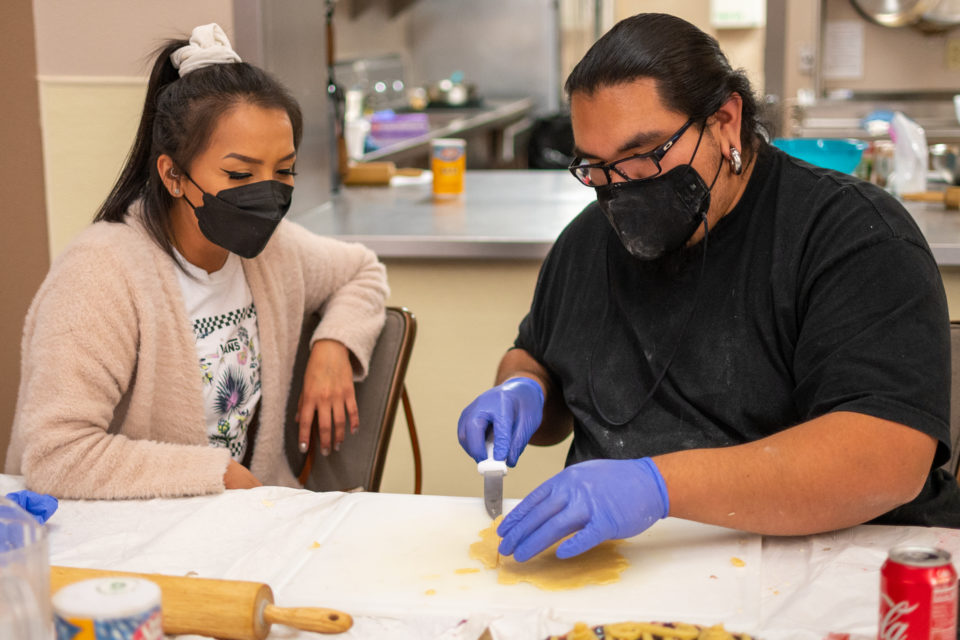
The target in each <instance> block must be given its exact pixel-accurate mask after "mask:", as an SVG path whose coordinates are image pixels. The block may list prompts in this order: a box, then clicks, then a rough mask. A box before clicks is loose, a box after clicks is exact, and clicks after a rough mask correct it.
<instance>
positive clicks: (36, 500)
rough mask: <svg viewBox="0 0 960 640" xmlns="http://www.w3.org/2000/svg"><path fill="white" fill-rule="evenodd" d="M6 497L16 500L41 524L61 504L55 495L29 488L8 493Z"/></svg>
mask: <svg viewBox="0 0 960 640" xmlns="http://www.w3.org/2000/svg"><path fill="white" fill-rule="evenodd" d="M6 498H7V499H8V500H12V501H13V502H16V503H17V504H18V505H19V506H20V508H21V509H23V510H24V511H26V512H27V513H29V514H30V515H32V516H33V517H34V518H36V519H37V522H39V523H40V524H43V523H44V522H46V521H47V520H48V519H49V518H50V516H52V515H53V512H54V511H56V510H57V507H58V506H59V505H60V503H59V502H58V501H57V499H56V498H54V497H53V496H49V495H47V494H45V493H35V492H33V491H27V490H23V491H14V492H13V493H8V494H7V495H6Z"/></svg>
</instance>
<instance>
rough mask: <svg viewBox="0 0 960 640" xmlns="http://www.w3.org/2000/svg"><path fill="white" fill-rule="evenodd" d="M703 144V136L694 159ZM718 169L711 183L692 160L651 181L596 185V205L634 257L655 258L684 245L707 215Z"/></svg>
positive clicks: (718, 172) (698, 143) (650, 179)
mask: <svg viewBox="0 0 960 640" xmlns="http://www.w3.org/2000/svg"><path fill="white" fill-rule="evenodd" d="M700 136H701V138H702V136H703V131H702V130H701V132H700ZM699 148H700V138H698V139H697V146H696V147H695V148H694V150H693V154H692V155H691V156H690V162H693V157H694V156H695V155H696V154H697V149H699ZM722 166H723V159H722V158H721V160H720V167H722ZM720 167H718V168H717V174H716V175H715V176H714V177H713V182H712V183H711V184H710V186H709V187H708V186H707V184H706V183H705V182H704V181H703V178H701V177H700V174H699V173H697V171H696V170H695V169H694V168H693V166H692V165H690V164H681V165H677V166H676V167H674V168H672V169H670V170H669V171H667V172H666V173H664V174H663V175H659V176H657V177H655V178H649V179H647V180H627V181H624V182H611V183H610V184H605V185H603V186H602V187H597V203H598V204H599V205H600V210H601V211H603V214H604V215H605V216H606V217H607V220H608V221H609V222H610V226H612V227H613V230H614V231H616V233H617V237H619V238H620V242H621V243H622V244H623V246H624V248H625V249H626V250H627V251H628V252H629V253H630V255H632V256H633V257H635V258H638V259H640V260H656V259H657V258H660V257H662V256H664V255H666V254H667V253H670V252H672V251H675V250H677V249H679V248H681V247H682V246H683V245H684V244H685V243H686V242H687V240H688V239H689V238H690V236H691V235H693V232H694V231H695V230H696V228H697V227H698V226H700V224H701V223H702V222H703V221H704V220H705V219H706V215H707V211H708V210H709V209H710V191H711V189H713V185H714V184H716V182H717V176H719V175H720Z"/></svg>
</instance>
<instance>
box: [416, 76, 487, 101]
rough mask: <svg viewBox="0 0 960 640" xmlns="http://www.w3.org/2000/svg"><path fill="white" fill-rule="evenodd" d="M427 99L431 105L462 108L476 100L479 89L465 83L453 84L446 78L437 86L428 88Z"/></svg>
mask: <svg viewBox="0 0 960 640" xmlns="http://www.w3.org/2000/svg"><path fill="white" fill-rule="evenodd" d="M427 97H429V98H430V104H431V105H434V106H436V105H448V106H451V107H460V106H463V105H465V104H467V103H468V102H471V101H473V100H476V98H477V88H476V87H475V86H474V85H472V84H469V83H465V82H453V81H452V80H450V79H449V78H444V79H443V80H441V81H440V82H438V83H437V84H435V85H431V86H429V87H427Z"/></svg>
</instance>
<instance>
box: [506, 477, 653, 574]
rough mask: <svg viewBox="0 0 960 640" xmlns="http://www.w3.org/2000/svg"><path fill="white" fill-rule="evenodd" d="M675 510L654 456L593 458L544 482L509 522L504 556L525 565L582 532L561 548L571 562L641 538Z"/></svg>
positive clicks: (560, 550)
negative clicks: (609, 544) (617, 541)
mask: <svg viewBox="0 0 960 640" xmlns="http://www.w3.org/2000/svg"><path fill="white" fill-rule="evenodd" d="M669 512H670V498H669V497H668V496H667V487H666V485H665V484H664V482H663V476H661V475H660V470H659V469H657V465H656V464H654V462H653V460H651V459H650V458H640V459H639V460H588V461H587V462H581V463H579V464H575V465H572V466H569V467H567V468H566V469H564V470H563V471H561V472H560V473H558V474H557V475H555V476H553V477H552V478H550V479H549V480H547V481H546V482H544V483H543V484H542V485H540V486H539V487H537V488H536V489H534V490H533V491H532V492H531V493H530V495H528V496H527V497H526V498H524V499H523V501H522V502H521V503H520V504H518V505H517V506H516V507H515V508H514V509H513V511H511V512H510V513H509V514H508V515H507V517H506V518H504V519H503V522H501V523H500V526H499V527H498V528H497V533H498V534H499V535H500V536H502V537H503V540H502V541H501V542H500V553H501V554H503V555H505V556H508V555H511V554H512V555H513V557H514V558H515V559H516V560H518V561H520V562H524V561H526V560H529V559H530V558H532V557H533V556H535V555H537V554H538V553H540V552H541V551H543V550H544V549H546V548H547V547H549V546H550V545H552V544H553V543H555V542H557V541H558V540H560V539H562V538H563V537H564V536H567V535H569V534H571V533H573V532H575V531H578V532H579V533H577V534H576V535H575V536H573V537H572V538H570V539H569V540H565V541H564V542H563V543H562V544H561V545H560V546H559V547H557V557H558V558H569V557H571V556H575V555H577V554H579V553H583V552H584V551H586V550H588V549H591V548H592V547H595V546H596V545H598V544H600V543H601V542H603V541H604V540H609V539H611V538H629V537H630V536H635V535H637V534H638V533H640V532H642V531H645V530H646V529H647V528H648V527H650V526H651V525H652V524H653V523H655V522H656V521H657V520H660V519H661V518H666V517H667V514H668V513H669Z"/></svg>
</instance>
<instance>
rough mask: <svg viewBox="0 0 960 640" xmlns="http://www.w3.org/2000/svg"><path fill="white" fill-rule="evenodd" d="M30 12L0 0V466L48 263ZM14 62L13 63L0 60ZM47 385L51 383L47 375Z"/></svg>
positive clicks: (21, 1) (19, 1)
mask: <svg viewBox="0 0 960 640" xmlns="http://www.w3.org/2000/svg"><path fill="white" fill-rule="evenodd" d="M33 34H34V29H33V14H32V12H31V8H30V3H29V2H27V1H25V0H16V1H12V2H8V3H6V4H5V5H4V8H3V19H2V20H0V60H4V61H5V63H4V64H3V65H0V84H2V85H3V91H2V92H0V113H2V114H3V118H2V119H0V149H3V152H2V153H0V175H2V176H3V177H4V179H3V180H0V202H2V203H3V233H2V234H0V256H2V258H0V260H2V263H0V264H2V267H3V268H2V269H0V291H2V292H3V313H2V314H0V381H2V384H0V469H2V467H3V460H4V459H5V457H6V450H7V444H8V443H9V441H10V427H11V424H12V422H13V412H14V406H15V404H16V398H17V385H18V383H19V379H20V334H21V328H22V326H23V318H24V316H25V315H26V312H27V307H28V306H29V304H30V300H31V299H32V298H33V294H34V291H36V289H37V287H38V286H40V282H41V280H42V279H43V276H44V274H45V273H46V271H47V268H48V266H49V257H48V254H47V225H46V217H45V216H44V199H43V158H42V156H41V145H40V106H39V99H38V96H37V84H36V80H35V69H36V58H35V55H34V52H35V47H34V35H33ZM7 61H14V62H15V64H8V63H7ZM51 384H56V380H55V379H51Z"/></svg>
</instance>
